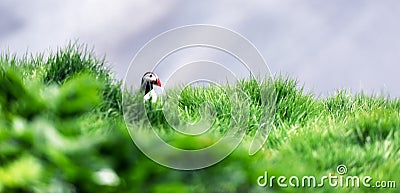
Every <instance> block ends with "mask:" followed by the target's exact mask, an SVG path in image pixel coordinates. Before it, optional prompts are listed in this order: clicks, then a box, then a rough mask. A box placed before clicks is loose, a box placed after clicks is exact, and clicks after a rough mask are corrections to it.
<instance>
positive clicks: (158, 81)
mask: <svg viewBox="0 0 400 193" xmlns="http://www.w3.org/2000/svg"><path fill="white" fill-rule="evenodd" d="M156 85H157V86H159V87H161V81H160V79H159V78H158V79H157V80H156Z"/></svg>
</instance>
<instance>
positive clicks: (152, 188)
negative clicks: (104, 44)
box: [0, 44, 400, 193]
mask: <svg viewBox="0 0 400 193" xmlns="http://www.w3.org/2000/svg"><path fill="white" fill-rule="evenodd" d="M121 84H122V83H121V81H118V80H114V79H113V75H112V73H111V71H110V69H109V68H108V66H107V62H106V61H105V60H104V59H99V58H98V57H96V55H95V54H94V53H93V52H92V51H90V50H89V49H87V48H86V47H85V46H81V45H77V44H71V45H69V46H67V47H66V48H63V49H59V50H57V51H56V52H54V53H50V54H48V55H47V56H46V57H45V56H44V55H39V56H32V57H31V56H28V55H27V56H25V57H22V58H17V57H15V56H13V55H12V54H7V53H6V54H2V56H1V57H0V192H7V193H8V192H155V193H157V192H160V193H161V192H163V193H164V192H398V191H399V188H398V186H399V183H400V182H399V180H400V159H399V158H400V100H399V99H395V98H389V97H386V96H367V95H365V94H362V93H356V94H354V93H349V92H346V91H337V92H336V93H335V94H333V95H332V96H329V97H325V98H320V97H315V96H314V95H312V94H310V93H304V91H303V89H302V88H301V87H299V85H298V82H297V81H296V80H294V79H291V78H288V77H281V76H279V77H275V78H274V80H267V81H264V82H263V84H261V86H258V84H257V82H256V81H254V80H248V81H244V80H243V81H241V82H238V83H237V84H236V85H230V87H231V88H232V87H239V88H241V89H242V90H243V91H244V92H245V93H246V94H247V95H248V96H249V98H250V120H249V122H248V124H246V126H245V129H246V137H245V140H244V141H243V142H242V143H241V144H240V146H239V147H238V148H237V149H236V150H235V151H234V153H232V154H231V155H230V156H229V157H227V158H226V159H224V160H223V161H222V162H220V163H218V164H216V165H214V166H211V167H209V168H206V169H201V170H196V171H179V170H172V169H169V168H166V167H163V166H160V165H158V164H157V163H155V162H153V161H151V160H149V159H148V158H147V157H146V156H145V155H143V154H142V153H141V152H140V151H139V150H138V149H137V148H136V146H135V145H134V144H133V142H132V140H131V138H130V136H129V134H128V131H127V129H126V126H125V122H124V119H123V113H122V95H123V94H122V93H123V92H122V91H121V90H120V87H121ZM262 88H270V89H271V88H272V89H273V91H274V93H275V94H274V97H275V98H274V99H275V100H274V105H273V106H274V107H275V108H274V113H273V114H271V115H273V117H272V118H273V119H272V122H271V128H272V130H271V131H270V133H269V137H268V140H267V142H266V143H265V144H264V147H263V149H262V150H261V151H259V152H258V153H257V154H255V155H254V156H249V154H248V148H249V146H250V143H251V139H252V137H253V136H254V134H255V131H256V130H257V128H258V125H259V124H260V116H262V114H263V113H264V112H265V111H268V108H266V106H263V104H262V103H260V100H261V99H260V97H261V96H260V95H259V92H257V89H262ZM229 89H230V88H229V87H222V88H216V87H209V88H190V87H189V88H186V89H184V90H183V92H182V93H181V94H180V98H179V99H178V101H179V107H180V111H179V112H178V114H179V115H180V116H183V119H185V120H188V121H198V120H199V119H200V115H201V113H200V112H201V111H199V108H201V106H202V104H203V102H204V101H209V102H210V103H211V104H212V105H213V106H214V108H215V112H216V121H215V123H214V127H213V128H214V130H215V131H216V132H214V135H213V136H205V137H202V138H200V139H197V138H191V137H181V136H176V134H175V133H173V132H171V131H170V128H169V127H168V124H167V122H166V120H165V118H164V117H163V116H162V111H161V110H160V109H161V104H160V103H158V104H156V107H157V108H154V107H153V108H152V110H149V111H148V115H149V119H150V121H151V122H152V123H154V125H157V126H158V127H159V128H162V130H160V133H161V134H160V135H162V136H163V137H165V138H168V139H169V140H170V142H171V144H173V145H175V146H177V147H181V148H186V149H197V148H199V147H203V146H206V145H209V144H210V143H212V142H213V141H215V137H217V138H218V137H219V135H221V136H222V135H223V134H224V133H225V132H226V130H227V129H229V126H227V125H228V124H229V112H230V107H231V106H232V105H234V104H231V103H236V102H239V101H225V100H226V98H224V97H221V96H224V93H227V92H228V91H229ZM173 94H175V96H176V97H177V96H178V93H174V92H172V95H173ZM133 97H134V96H133ZM178 114H177V115H178ZM178 118H179V117H178ZM137 129H141V130H143V128H137ZM339 165H345V166H347V169H348V170H347V172H346V174H343V175H341V174H339V173H338V171H337V167H338V166H339ZM265 172H268V175H269V176H276V178H278V177H279V176H285V177H286V178H287V180H286V184H289V178H290V177H291V176H297V177H298V178H300V180H301V178H302V177H303V176H311V175H312V176H315V178H316V179H318V180H319V181H320V179H321V178H322V176H336V177H337V178H338V179H339V178H346V177H347V176H359V177H360V178H362V177H365V176H371V177H372V179H371V180H370V181H369V184H371V185H376V182H377V181H382V182H384V183H386V185H387V186H388V185H389V184H390V183H392V182H391V181H396V183H397V184H396V186H397V187H396V188H371V187H370V188H367V187H364V186H363V185H362V184H361V187H359V188H357V187H355V188H351V187H350V188H348V187H343V186H344V185H343V186H342V187H330V186H329V183H328V181H325V183H324V186H323V187H316V188H310V187H306V188H291V187H288V188H284V187H280V186H279V185H278V183H277V179H275V181H274V184H273V186H271V185H270V184H267V185H266V186H265V187H260V186H258V183H257V182H258V178H259V177H260V176H263V175H264V174H265ZM319 181H318V182H319ZM293 182H295V181H293ZM343 182H344V181H343ZM300 184H301V181H300Z"/></svg>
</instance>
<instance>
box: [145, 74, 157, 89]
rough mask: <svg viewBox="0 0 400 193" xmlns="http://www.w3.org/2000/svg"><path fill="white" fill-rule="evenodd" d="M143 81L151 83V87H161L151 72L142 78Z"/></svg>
mask: <svg viewBox="0 0 400 193" xmlns="http://www.w3.org/2000/svg"><path fill="white" fill-rule="evenodd" d="M143 79H144V80H145V81H148V82H151V83H152V84H153V85H157V86H161V81H160V79H159V78H158V76H157V75H156V74H155V73H153V72H148V73H146V74H145V75H144V76H143Z"/></svg>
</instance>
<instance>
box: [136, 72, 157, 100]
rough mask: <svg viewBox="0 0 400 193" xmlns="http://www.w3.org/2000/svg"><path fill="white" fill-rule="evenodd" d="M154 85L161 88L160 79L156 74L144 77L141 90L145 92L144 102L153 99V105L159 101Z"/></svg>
mask: <svg viewBox="0 0 400 193" xmlns="http://www.w3.org/2000/svg"><path fill="white" fill-rule="evenodd" d="M153 85H156V86H159V87H161V81H160V78H158V76H157V74H155V73H154V72H146V73H145V74H144V75H143V77H142V82H141V87H140V90H141V91H142V92H144V100H146V101H148V100H150V99H151V102H152V103H155V102H156V101H157V94H156V92H155V91H154V89H153Z"/></svg>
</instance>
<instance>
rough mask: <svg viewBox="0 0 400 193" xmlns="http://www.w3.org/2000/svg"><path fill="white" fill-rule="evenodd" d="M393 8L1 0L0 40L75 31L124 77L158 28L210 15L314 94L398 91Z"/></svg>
mask: <svg viewBox="0 0 400 193" xmlns="http://www.w3.org/2000/svg"><path fill="white" fill-rule="evenodd" d="M398 18H400V2H398V1H395V0H387V1H379V2H378V1H373V0H354V1H347V0H336V1H329V2H328V1H317V0H307V1H294V0H287V1H281V0H268V1H246V2H244V1H242V2H239V1H228V0H221V1H217V2H216V1H211V0H203V1H184V0H164V1H156V0H134V1H132V0H120V1H106V0H70V1H50V0H36V1H29V0H19V1H15V0H2V1H0V50H1V51H9V52H11V53H17V54H18V55H23V54H24V53H26V52H33V53H41V52H48V51H50V50H55V49H57V48H58V47H63V46H64V45H66V44H67V43H68V42H69V41H71V40H72V41H75V40H78V41H79V42H80V43H86V44H88V45H89V47H91V46H94V50H95V52H96V53H97V54H98V55H99V56H102V55H106V58H107V60H108V62H109V63H110V64H111V65H112V66H113V70H114V71H115V76H116V78H118V79H122V78H124V76H125V73H126V70H127V68H128V66H129V63H130V62H131V60H132V59H133V57H134V56H135V54H136V53H137V52H138V51H139V49H140V48H141V47H142V46H144V45H145V44H146V42H148V41H150V40H151V39H152V38H154V37H155V36H156V35H158V34H160V33H162V32H164V31H166V30H169V29H172V28H176V27H180V26H182V25H188V24H198V23H201V24H213V25H218V26H222V27H226V28H228V29H232V30H234V31H236V32H238V33H240V34H242V35H243V36H244V37H246V38H247V39H248V40H250V41H251V42H252V43H253V44H254V45H255V46H256V47H257V48H258V50H259V51H260V53H261V54H262V55H263V57H264V58H265V60H266V62H267V63H268V65H269V67H270V70H271V72H272V73H273V74H283V75H288V76H291V77H294V78H297V79H298V80H299V82H300V84H304V86H305V89H306V91H310V92H313V93H315V94H316V95H317V96H326V95H329V94H331V93H333V92H334V91H335V90H337V89H341V88H346V89H350V90H351V91H352V92H359V91H361V90H362V91H364V92H367V93H378V94H381V93H384V94H390V96H391V97H400V87H399V86H398V84H399V83H400V76H399V75H398V73H399V72H400V65H399V61H400V38H399V35H398V34H400V25H399V24H398ZM191 53H198V52H195V51H193V52H187V55H186V56H187V57H190V54H191ZM175 63H178V62H177V61H175ZM146 65H151V64H146ZM138 70H140V69H138ZM159 75H160V77H161V79H163V78H165V77H167V75H165V74H162V72H161V74H159Z"/></svg>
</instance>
